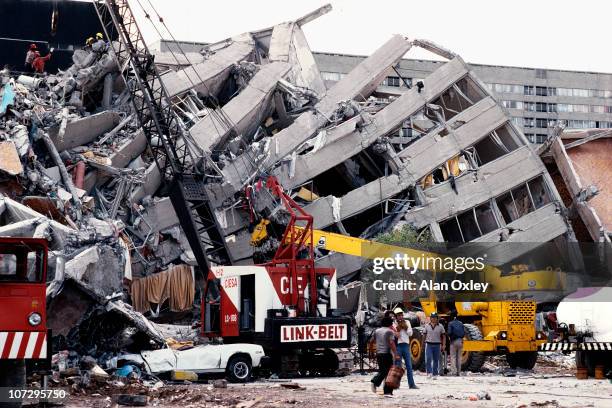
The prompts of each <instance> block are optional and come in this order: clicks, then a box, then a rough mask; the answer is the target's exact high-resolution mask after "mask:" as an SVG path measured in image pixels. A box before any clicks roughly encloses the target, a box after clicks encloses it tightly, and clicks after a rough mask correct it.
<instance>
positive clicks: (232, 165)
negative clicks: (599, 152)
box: [0, 6, 575, 341]
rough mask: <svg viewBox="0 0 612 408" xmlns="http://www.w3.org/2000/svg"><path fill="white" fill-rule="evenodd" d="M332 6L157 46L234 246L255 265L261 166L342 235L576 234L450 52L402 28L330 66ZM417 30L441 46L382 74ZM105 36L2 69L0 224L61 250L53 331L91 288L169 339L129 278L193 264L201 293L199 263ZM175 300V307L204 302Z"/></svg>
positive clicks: (339, 261)
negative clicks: (312, 27)
mask: <svg viewBox="0 0 612 408" xmlns="http://www.w3.org/2000/svg"><path fill="white" fill-rule="evenodd" d="M330 9H331V7H330V6H325V7H323V8H320V9H318V10H315V11H313V12H312V13H309V14H308V15H306V16H303V17H301V18H299V19H297V20H295V21H290V22H286V23H281V24H278V25H276V26H274V27H271V28H267V29H263V30H259V31H256V32H248V33H243V34H241V35H238V36H235V37H232V38H229V39H227V40H224V41H221V42H218V43H215V44H210V45H208V46H206V47H204V48H203V49H202V50H201V52H200V53H183V52H182V50H181V48H180V45H179V44H178V43H177V44H175V47H173V48H171V49H169V50H165V51H162V50H159V51H157V52H156V55H155V63H156V64H157V66H158V68H159V70H160V71H163V72H162V73H161V79H162V82H163V84H164V86H165V88H166V90H167V92H168V95H169V96H170V98H171V101H172V103H173V104H174V108H175V109H174V112H175V113H176V115H177V117H179V118H180V120H181V122H182V124H183V125H184V128H185V129H186V130H188V132H186V133H185V135H186V136H187V138H188V140H187V142H188V146H189V149H191V150H192V153H193V157H198V158H200V162H198V163H193V165H194V166H197V167H198V168H201V169H204V172H205V174H206V180H207V184H206V190H207V195H208V198H209V200H210V201H209V203H208V205H209V206H210V208H211V209H212V213H214V214H215V217H216V225H218V226H219V228H220V231H219V232H220V235H221V236H222V237H223V240H224V245H225V247H226V249H227V253H228V254H229V258H230V259H228V260H227V262H229V263H231V264H252V263H254V262H255V260H254V255H257V252H258V251H261V250H262V249H261V248H258V247H256V246H253V245H251V232H252V230H253V227H254V222H255V221H256V220H254V219H253V217H252V214H251V213H252V211H253V210H254V209H251V208H250V202H249V196H250V195H252V194H263V193H259V191H258V187H257V183H258V180H261V178H262V177H265V176H268V175H273V176H275V177H276V178H277V179H278V180H279V181H280V183H281V184H282V185H283V187H284V188H285V189H286V190H287V191H289V192H290V193H291V195H293V196H294V197H295V198H296V200H298V201H299V202H300V203H301V205H302V206H303V208H304V209H305V210H306V211H307V212H309V213H310V214H312V215H313V217H314V222H315V228H318V229H324V230H329V231H334V232H340V233H342V234H346V235H351V236H358V237H364V238H373V237H376V236H377V235H378V234H380V233H384V232H387V231H391V230H393V229H394V228H398V227H400V226H402V225H406V224H408V225H410V226H411V227H412V228H414V229H415V230H417V231H418V232H419V233H422V234H426V235H427V236H430V237H431V239H432V240H434V241H438V242H442V241H449V242H456V243H466V242H488V243H502V242H551V241H552V242H555V243H556V244H558V246H559V247H560V248H562V247H563V245H564V243H565V242H567V241H573V240H574V239H575V238H574V233H573V231H572V228H571V226H570V224H569V222H568V218H567V216H568V214H567V211H566V208H565V206H564V204H563V202H562V201H561V197H560V195H559V193H558V191H557V189H556V188H555V185H554V184H553V182H552V179H551V177H550V175H549V173H548V172H547V169H546V167H545V166H544V164H543V163H542V161H541V160H540V158H539V156H538V152H536V151H535V150H534V148H533V147H532V146H531V145H529V143H528V142H527V140H526V139H525V137H524V135H523V134H521V132H520V131H519V130H517V129H516V128H515V126H514V125H513V124H512V123H511V121H510V120H509V116H508V115H507V112H506V111H505V110H504V108H503V107H501V106H500V105H499V104H498V103H497V101H496V99H495V97H494V96H493V95H492V94H491V93H490V92H489V91H488V89H487V87H486V86H484V85H483V84H482V83H481V82H480V81H479V79H478V78H477V77H476V75H475V74H474V73H473V72H472V71H471V70H470V68H469V67H468V65H466V63H465V62H464V61H463V60H462V59H461V57H459V56H458V55H456V54H455V53H453V52H451V51H448V50H446V49H444V48H442V47H440V46H437V45H436V44H433V43H431V42H429V41H426V40H416V39H408V38H406V37H404V36H401V35H394V36H392V37H391V38H390V39H389V40H388V41H387V42H386V43H385V44H383V45H382V46H381V47H380V48H379V49H378V50H376V51H375V52H374V53H373V54H372V55H371V56H369V57H368V58H366V59H365V60H363V61H362V62H361V63H360V64H359V65H358V66H356V67H355V68H354V69H353V70H352V71H351V72H350V73H349V74H348V75H346V76H345V77H344V78H342V79H340V80H339V81H338V82H336V83H329V82H327V83H326V82H325V81H323V79H322V77H321V75H320V72H319V70H318V68H317V65H316V62H315V59H314V58H313V55H312V52H311V51H310V48H309V46H308V43H307V41H306V38H305V35H304V32H303V31H302V28H301V27H302V26H303V25H304V24H307V23H308V22H310V21H312V20H313V19H315V18H318V17H319V16H321V15H323V14H325V13H327V12H328V11H329V10H330ZM414 46H417V47H422V48H425V49H427V50H430V51H432V52H434V53H436V54H438V55H440V56H442V57H444V58H446V59H447V60H448V61H447V62H446V63H445V64H444V65H442V66H440V67H439V68H438V69H437V70H435V71H434V72H433V73H431V75H429V76H427V77H426V78H425V79H423V80H422V81H419V82H417V83H416V84H414V85H410V84H408V83H406V87H403V88H401V90H400V88H397V89H390V88H389V87H385V86H382V85H381V83H382V82H383V80H384V79H385V78H386V77H387V76H388V75H389V73H390V72H394V67H395V64H397V62H398V61H399V60H400V59H401V58H402V57H403V56H404V55H405V54H406V53H407V52H408V51H409V50H410V49H411V48H412V47H414ZM111 49H112V47H108V48H107V49H106V50H105V51H104V52H101V53H100V52H94V51H92V50H89V51H87V50H78V51H76V52H75V54H74V57H73V60H74V65H73V66H72V67H70V68H69V69H68V70H67V71H65V72H60V73H59V74H58V75H48V76H46V77H44V78H31V77H27V76H21V77H13V76H12V75H11V73H10V72H4V73H3V74H2V84H3V88H2V91H3V92H2V104H1V105H0V109H1V111H0V139H2V141H1V142H0V158H1V160H0V175H1V177H2V179H1V182H0V191H1V193H2V194H3V196H2V197H1V198H0V235H9V236H36V237H47V238H48V239H49V240H50V243H51V245H50V247H51V249H52V250H53V254H52V263H51V267H52V269H53V270H52V273H51V275H50V276H51V278H52V279H53V278H54V276H55V274H54V269H55V267H56V263H57V261H54V260H56V259H60V263H61V259H64V258H66V259H67V262H66V267H65V270H66V273H65V278H66V280H67V282H68V283H69V285H70V287H68V285H64V286H63V287H64V288H66V289H64V290H63V291H62V283H61V282H54V283H51V284H50V286H49V291H48V292H49V296H50V298H54V299H59V298H58V297H59V296H64V297H66V298H67V299H64V300H63V301H60V300H56V301H55V305H54V306H53V308H54V309H53V310H54V313H57V318H56V319H55V321H54V324H56V326H55V327H54V331H55V332H56V333H61V334H62V335H64V336H68V335H69V333H71V332H72V333H73V334H74V331H72V330H71V327H73V326H78V325H80V324H81V323H82V322H84V321H87V319H88V318H89V317H91V316H92V312H89V313H84V312H83V315H80V314H79V310H80V309H81V308H80V307H77V308H76V309H75V307H70V305H85V306H83V308H91V307H94V306H92V305H98V306H95V307H94V308H95V309H96V310H99V309H100V307H102V309H104V310H106V311H111V310H114V311H115V312H118V313H119V314H120V315H122V316H123V317H124V318H127V319H129V320H130V321H132V323H133V325H134V326H136V327H139V328H141V331H143V332H145V333H147V334H148V335H149V337H150V338H152V339H154V340H155V341H160V339H161V337H160V335H159V334H158V333H157V332H156V331H155V328H154V327H153V326H152V325H151V324H150V322H148V320H146V318H145V317H144V316H143V315H142V314H140V313H139V310H134V309H133V308H131V307H130V306H129V305H128V304H127V303H128V301H130V300H131V301H132V303H133V304H136V303H138V304H139V305H140V306H139V307H138V309H140V311H142V312H143V313H146V316H148V317H150V318H152V319H155V318H157V317H159V315H160V311H164V310H163V309H164V308H163V307H161V306H162V305H160V304H157V305H156V307H153V308H151V307H149V305H148V304H147V300H148V299H144V300H143V299H139V300H140V301H141V302H135V301H134V291H133V290H132V289H133V288H134V287H139V286H138V285H135V284H134V283H135V282H136V281H137V280H139V279H143V280H146V279H147V278H150V277H151V276H157V275H159V273H160V272H162V271H163V272H164V273H166V272H167V273H170V272H171V271H174V270H176V269H180V270H185V268H186V266H187V268H190V270H191V273H192V276H191V283H190V284H189V285H186V286H185V288H184V289H185V290H184V291H185V292H187V291H189V292H190V293H188V295H189V296H187V298H188V299H190V300H192V301H193V303H195V304H197V303H198V301H199V297H198V296H197V295H196V296H194V294H193V291H194V290H195V291H196V292H197V291H198V285H193V281H194V280H196V277H197V276H201V275H199V274H198V273H197V271H198V268H199V266H198V265H197V263H196V261H195V257H194V254H193V252H192V251H191V248H190V245H189V243H188V241H187V239H186V237H185V234H184V232H183V231H182V229H181V228H180V226H179V218H178V217H177V214H176V212H175V211H174V209H173V206H172V203H171V201H170V199H169V198H168V197H167V196H166V191H165V189H164V188H163V183H162V175H161V174H160V171H159V169H158V167H157V165H156V163H155V161H154V159H153V155H152V153H151V149H150V145H152V144H155V143H156V142H157V141H155V140H149V141H147V138H146V135H145V134H144V132H143V130H142V128H140V127H139V124H138V121H137V118H136V115H135V113H134V111H133V108H132V106H131V104H130V103H129V102H130V100H129V93H128V92H127V88H126V84H125V83H124V82H123V80H122V78H121V76H120V75H119V70H118V67H117V66H116V65H115V63H114V62H113V61H114V59H113V58H112V57H111V55H112V51H111ZM400 77H401V76H400ZM147 143H148V144H149V146H147ZM258 205H263V207H259V208H257V209H255V210H256V211H257V212H258V213H261V214H264V213H265V214H268V215H270V216H271V217H274V216H275V214H276V215H278V214H279V212H278V211H277V210H278V203H277V202H276V201H274V200H272V199H269V200H259V201H258ZM319 255H321V256H320V258H319V259H318V263H319V264H320V265H332V266H333V267H335V268H336V269H337V271H338V276H339V277H340V278H341V280H343V281H348V280H350V279H358V278H359V277H358V276H356V274H357V273H358V271H359V270H360V268H361V266H362V263H363V259H359V258H356V257H350V256H348V255H344V254H339V253H330V254H319ZM517 255H518V254H516V253H514V254H513V256H517ZM200 272H202V271H200ZM141 283H143V282H140V281H139V284H141ZM194 286H195V289H194ZM178 292H180V290H179V291H178ZM152 303H155V302H152ZM161 303H163V301H162V302H161ZM178 303H184V302H178ZM52 305H53V303H52ZM160 309H162V310H160ZM182 309H187V310H179V311H177V310H171V311H170V312H178V314H174V315H173V317H177V316H178V318H184V319H185V320H186V321H187V322H190V321H191V318H193V319H197V316H198V313H197V311H194V313H193V314H192V315H190V314H189V312H190V308H182ZM165 311H166V312H168V310H165ZM181 313H182V314H181ZM93 316H95V314H93Z"/></svg>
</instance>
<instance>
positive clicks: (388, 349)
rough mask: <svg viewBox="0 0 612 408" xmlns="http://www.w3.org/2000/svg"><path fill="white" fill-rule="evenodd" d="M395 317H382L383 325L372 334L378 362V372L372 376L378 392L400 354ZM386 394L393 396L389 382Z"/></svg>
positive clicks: (373, 384)
mask: <svg viewBox="0 0 612 408" xmlns="http://www.w3.org/2000/svg"><path fill="white" fill-rule="evenodd" d="M392 325H393V319H391V318H390V317H384V318H383V319H382V327H379V328H378V329H376V331H375V332H374V335H373V336H372V340H371V341H372V342H376V362H377V363H378V373H376V375H375V376H374V377H373V378H372V381H371V382H372V391H373V392H376V388H377V387H379V386H380V384H381V383H383V381H385V379H386V378H387V374H388V373H389V369H390V368H391V366H392V365H393V361H394V360H399V359H400V355H399V354H398V353H397V349H396V347H395V335H394V333H393V330H392V329H391V326H392ZM383 392H384V395H385V396H389V397H390V396H391V395H392V394H393V389H392V388H390V387H388V386H387V384H385V385H384V387H383Z"/></svg>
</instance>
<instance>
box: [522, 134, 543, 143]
mask: <svg viewBox="0 0 612 408" xmlns="http://www.w3.org/2000/svg"><path fill="white" fill-rule="evenodd" d="M525 137H526V138H527V140H529V142H531V143H544V142H545V141H546V138H547V137H548V136H547V135H543V134H541V133H537V134H533V133H525Z"/></svg>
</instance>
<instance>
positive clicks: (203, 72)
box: [161, 33, 255, 97]
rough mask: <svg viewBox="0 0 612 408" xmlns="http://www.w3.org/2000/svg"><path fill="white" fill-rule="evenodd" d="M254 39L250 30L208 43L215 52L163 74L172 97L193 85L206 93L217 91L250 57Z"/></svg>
mask: <svg viewBox="0 0 612 408" xmlns="http://www.w3.org/2000/svg"><path fill="white" fill-rule="evenodd" d="M254 47H255V42H254V41H253V38H252V37H251V35H250V34H249V33H244V34H241V35H239V36H236V37H232V38H230V39H228V40H226V41H224V42H222V43H218V44H213V45H211V46H209V48H210V49H211V50H212V55H209V56H208V58H207V59H206V60H205V61H203V62H200V63H198V64H195V65H192V66H190V67H186V68H184V69H182V70H179V71H170V72H167V73H165V74H164V75H162V76H161V80H162V82H163V84H164V86H165V87H166V91H167V92H168V95H169V96H170V97H175V96H178V95H180V94H182V93H185V92H187V91H189V90H190V89H194V90H195V91H197V92H199V93H201V94H202V95H204V96H208V95H211V94H212V95H216V94H217V93H218V91H219V89H220V88H221V86H222V85H223V82H224V81H225V80H226V79H227V77H228V76H229V74H230V72H231V69H232V66H233V65H234V64H236V63H239V62H240V61H244V60H248V59H249V56H250V55H251V54H252V53H253V51H254Z"/></svg>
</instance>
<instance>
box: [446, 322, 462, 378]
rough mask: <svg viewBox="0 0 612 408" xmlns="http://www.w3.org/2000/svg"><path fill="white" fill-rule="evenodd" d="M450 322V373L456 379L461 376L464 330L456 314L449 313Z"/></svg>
mask: <svg viewBox="0 0 612 408" xmlns="http://www.w3.org/2000/svg"><path fill="white" fill-rule="evenodd" d="M451 318H452V319H453V320H451V322H450V323H449V324H448V337H449V339H450V353H451V372H452V374H453V375H456V376H457V377H458V376H460V375H461V354H462V353H463V336H465V328H464V326H463V323H461V321H460V320H457V312H453V313H451Z"/></svg>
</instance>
